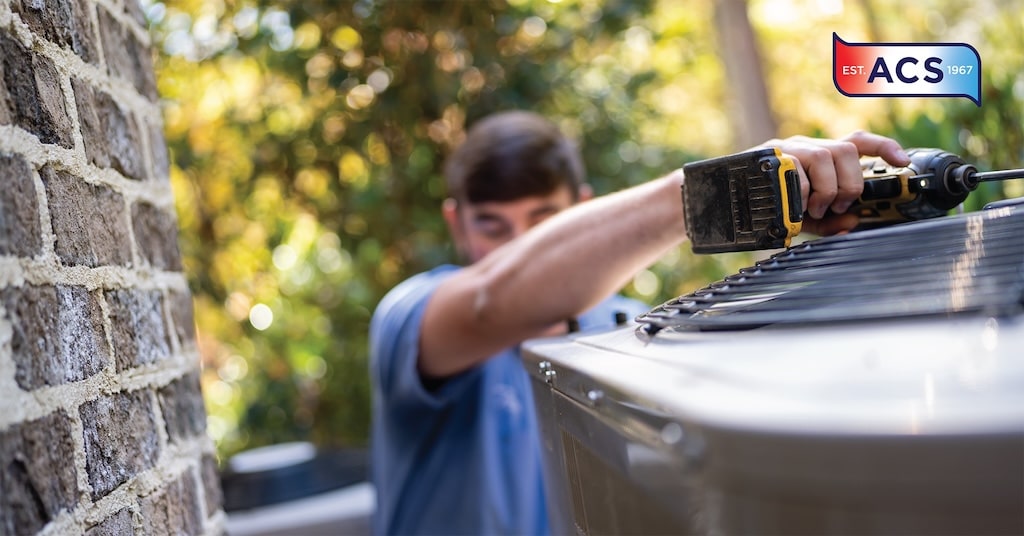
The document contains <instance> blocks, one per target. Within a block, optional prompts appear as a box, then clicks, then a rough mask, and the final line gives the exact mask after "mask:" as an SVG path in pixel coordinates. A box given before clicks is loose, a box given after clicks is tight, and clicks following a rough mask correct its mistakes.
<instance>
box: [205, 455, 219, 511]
mask: <svg viewBox="0 0 1024 536" xmlns="http://www.w3.org/2000/svg"><path fill="white" fill-rule="evenodd" d="M201 463H202V465H201V466H200V470H201V471H202V475H203V492H204V494H205V495H206V517H210V516H212V515H213V514H215V513H217V512H219V511H220V509H221V507H222V505H223V504H224V492H223V490H221V487H220V470H219V469H218V468H217V459H216V458H214V457H213V456H212V455H210V454H206V455H204V456H203V459H202V461H201Z"/></svg>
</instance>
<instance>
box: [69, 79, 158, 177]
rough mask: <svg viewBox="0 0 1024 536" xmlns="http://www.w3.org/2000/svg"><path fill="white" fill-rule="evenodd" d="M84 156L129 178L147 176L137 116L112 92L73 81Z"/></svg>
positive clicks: (72, 85) (78, 80) (80, 81)
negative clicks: (120, 103)
mask: <svg viewBox="0 0 1024 536" xmlns="http://www.w3.org/2000/svg"><path fill="white" fill-rule="evenodd" d="M71 87H72V89H73V90H74V92H75V103H76V106H77V108H78V120H79V123H80V124H81V129H82V140H83V141H84V142H85V155H86V156H87V157H88V158H89V161H90V162H92V163H93V164H95V165H96V166H98V167H101V168H107V167H109V168H114V169H116V170H117V171H119V172H120V173H121V174H122V175H124V176H125V177H127V178H129V179H135V180H143V179H144V178H145V177H146V169H145V162H144V160H143V158H142V144H141V143H140V142H139V139H140V136H139V128H138V125H137V124H136V121H135V117H134V116H133V115H132V114H131V113H129V112H127V111H125V110H124V109H123V108H121V106H120V105H119V104H118V103H117V100H115V99H114V97H112V96H111V95H110V94H109V93H107V92H105V91H100V90H94V89H93V87H92V86H91V85H89V83H88V82H86V81H84V80H81V79H79V78H75V77H72V78H71Z"/></svg>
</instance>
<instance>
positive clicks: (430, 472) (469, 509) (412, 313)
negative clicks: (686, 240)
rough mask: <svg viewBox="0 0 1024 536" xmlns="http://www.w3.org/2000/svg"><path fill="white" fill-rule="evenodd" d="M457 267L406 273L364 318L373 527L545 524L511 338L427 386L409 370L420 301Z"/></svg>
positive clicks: (518, 528)
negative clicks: (487, 356)
mask: <svg viewBox="0 0 1024 536" xmlns="http://www.w3.org/2000/svg"><path fill="white" fill-rule="evenodd" d="M459 269H460V268H459V267H457V266H451V265H446V266H441V267H438V268H435V269H434V270H431V271H429V272H425V273H422V274H419V275H417V276H414V277H412V278H410V279H408V280H407V281H405V282H403V283H402V284H400V285H398V286H397V287H395V288H394V289H393V290H392V291H391V292H389V293H388V294H387V296H385V297H384V299H383V300H381V302H380V304H379V305H378V307H377V310H376V311H375V312H374V315H373V320H372V322H371V324H370V356H371V357H370V374H371V378H372V381H373V430H372V438H371V445H372V446H371V448H372V478H373V483H374V485H375V486H376V490H377V509H376V512H375V513H374V519H373V532H374V533H375V534H403V535H404V534H523V535H542V534H547V533H548V532H549V530H548V515H547V508H546V504H545V498H544V486H543V481H542V472H541V463H542V462H541V454H540V438H539V430H538V427H537V422H536V415H535V413H534V408H533V397H532V393H531V392H530V385H529V377H528V376H527V374H526V371H525V370H524V368H523V365H522V362H521V360H520V356H519V348H518V347H515V348H509V349H506V350H504V351H502V352H500V353H498V354H496V355H495V356H493V357H491V358H490V359H488V360H487V361H485V362H484V363H482V364H481V365H479V366H476V367H474V368H472V369H470V370H468V371H466V372H463V373H461V374H458V375H456V376H454V377H452V378H449V379H447V380H445V381H444V382H443V383H441V384H440V386H439V387H437V388H435V389H428V388H427V387H425V386H424V385H423V383H422V381H421V378H420V376H419V373H418V372H417V370H416V359H417V353H418V348H419V338H420V328H421V324H422V319H423V312H424V310H425V309H426V304H427V301H428V300H429V298H430V296H431V295H433V293H434V290H436V289H437V287H438V285H440V283H441V282H442V281H444V280H445V279H446V278H447V277H449V276H451V275H452V274H453V273H455V271H457V270H459ZM647 309H648V307H647V306H646V305H644V304H642V303H640V302H637V301H635V300H630V299H627V298H624V297H622V296H612V297H611V298H608V299H607V300H605V301H604V302H602V303H601V304H600V305H598V306H597V307H595V308H594V309H592V310H590V311H588V312H587V313H585V314H583V315H581V316H580V317H579V318H578V321H579V324H580V329H581V330H584V329H595V328H610V327H613V326H614V325H615V312H617V311H622V312H625V313H626V314H627V315H628V316H629V317H630V318H631V317H633V316H636V315H638V314H640V313H642V312H644V311H646V310H647Z"/></svg>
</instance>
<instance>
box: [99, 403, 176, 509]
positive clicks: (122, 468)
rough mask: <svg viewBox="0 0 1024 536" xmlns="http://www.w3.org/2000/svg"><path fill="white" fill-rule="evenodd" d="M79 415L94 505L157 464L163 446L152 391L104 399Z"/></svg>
mask: <svg viewBox="0 0 1024 536" xmlns="http://www.w3.org/2000/svg"><path fill="white" fill-rule="evenodd" d="M79 413H80V415H81V418H82V427H83V429H84V436H85V470H86V472H87V473H88V475H89V484H90V485H91V486H92V499H93V500H94V501H95V500H97V499H99V498H100V497H103V496H105V495H107V494H108V493H110V492H111V491H113V490H114V489H115V488H117V487H118V486H120V485H121V484H124V483H125V482H127V481H128V480H129V479H131V478H132V477H134V476H135V475H137V474H139V473H140V472H142V471H145V470H146V469H149V468H151V467H153V465H154V464H155V463H156V460H157V458H158V457H159V455H160V442H159V436H158V435H157V429H156V422H155V420H154V418H153V404H152V401H151V398H150V392H149V391H135V392H131V393H118V394H115V395H112V396H104V397H101V398H99V399H96V400H93V401H91V402H86V403H85V404H82V406H81V407H80V408H79Z"/></svg>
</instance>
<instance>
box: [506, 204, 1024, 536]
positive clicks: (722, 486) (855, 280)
mask: <svg viewBox="0 0 1024 536" xmlns="http://www.w3.org/2000/svg"><path fill="white" fill-rule="evenodd" d="M523 354H524V364H525V366H526V367H527V370H528V372H529V374H530V376H531V380H532V384H533V388H534V395H535V406H536V409H537V412H538V416H539V420H540V423H541V428H542V440H543V444H542V447H543V451H544V457H545V470H546V475H547V486H548V494H547V496H548V501H549V503H550V505H551V510H552V515H553V520H552V521H553V523H554V532H555V533H558V534H772V535H783V534H784V535H790V534H815V535H821V534H842V535H851V534H905V535H911V534H912V535H922V534H958V535H963V534H1024V204H1016V205H1015V204H1006V203H1004V204H1003V206H1000V207H995V208H987V209H986V210H984V211H981V212H977V213H970V214H962V215H957V216H951V217H946V218H941V219H935V220H928V221H919V222H913V223H908V224H902V225H897V226H893V227H889V228H884V229H876V230H871V231H864V232H858V233H851V234H849V235H845V236H839V237H830V238H823V239H818V240H812V241H809V242H805V243H803V244H800V245H797V246H794V247H791V248H789V249H787V250H785V251H782V252H779V253H777V254H775V255H773V256H772V257H770V258H768V259H766V260H764V261H761V262H759V263H757V264H756V265H755V266H753V267H751V268H748V269H744V270H741V271H740V272H739V273H737V274H735V275H732V276H730V277H727V278H725V279H724V280H722V281H719V282H717V283H714V284H712V285H710V286H708V287H706V288H704V289H702V290H699V291H697V292H694V293H692V294H689V295H685V296H681V297H679V298H677V299H674V300H671V301H669V302H667V303H665V304H663V305H661V306H658V307H656V308H654V309H653V310H651V311H650V312H648V313H646V314H644V315H641V316H640V317H639V318H637V319H636V323H634V324H631V325H630V326H627V327H622V328H619V329H615V330H610V331H605V332H600V333H594V334H581V335H579V334H578V335H573V336H569V337H561V338H551V339H538V340H535V341H530V342H528V343H527V344H526V345H525V346H524V352H523Z"/></svg>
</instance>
